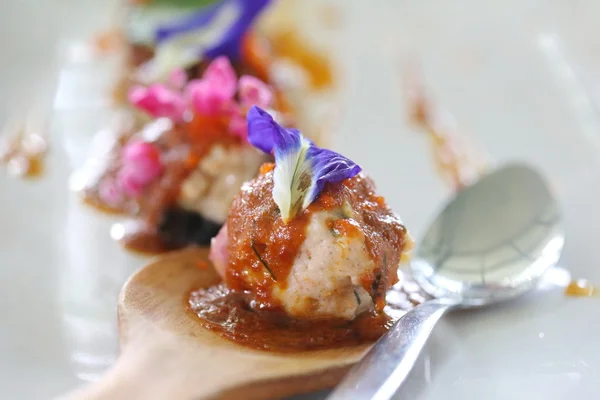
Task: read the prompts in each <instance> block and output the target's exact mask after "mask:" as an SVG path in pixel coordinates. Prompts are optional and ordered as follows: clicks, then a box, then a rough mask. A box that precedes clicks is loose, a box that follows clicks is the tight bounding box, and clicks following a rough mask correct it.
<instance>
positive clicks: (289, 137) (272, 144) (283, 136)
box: [246, 106, 302, 154]
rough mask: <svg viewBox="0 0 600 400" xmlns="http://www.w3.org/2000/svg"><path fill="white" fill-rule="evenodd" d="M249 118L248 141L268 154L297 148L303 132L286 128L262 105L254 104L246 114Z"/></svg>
mask: <svg viewBox="0 0 600 400" xmlns="http://www.w3.org/2000/svg"><path fill="white" fill-rule="evenodd" d="M246 119H247V120H248V141H249V142H250V144H252V145H253V146H254V147H256V148H257V149H260V150H262V151H264V152H265V153H267V154H272V153H273V152H274V151H278V152H279V153H284V152H291V151H294V150H297V149H298V148H299V146H300V138H301V137H302V134H301V133H300V131H299V130H297V129H285V128H284V127H282V126H281V125H279V124H278V123H277V122H275V120H274V119H273V117H272V116H271V114H269V113H268V112H266V111H265V110H263V109H262V108H260V107H257V106H252V107H251V108H250V110H249V111H248V115H247V116H246Z"/></svg>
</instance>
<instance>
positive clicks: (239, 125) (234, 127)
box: [229, 113, 248, 141]
mask: <svg viewBox="0 0 600 400" xmlns="http://www.w3.org/2000/svg"><path fill="white" fill-rule="evenodd" d="M229 133H230V134H232V135H233V136H237V137H239V138H240V139H242V140H243V141H247V140H248V121H246V116H244V115H242V114H241V113H240V114H236V115H233V116H232V117H231V120H230V121H229Z"/></svg>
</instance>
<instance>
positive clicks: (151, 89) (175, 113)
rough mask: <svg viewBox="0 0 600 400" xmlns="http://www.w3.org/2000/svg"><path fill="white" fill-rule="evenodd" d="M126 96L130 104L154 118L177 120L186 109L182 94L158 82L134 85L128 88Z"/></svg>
mask: <svg viewBox="0 0 600 400" xmlns="http://www.w3.org/2000/svg"><path fill="white" fill-rule="evenodd" d="M128 98H129V102H130V103H131V104H133V105H134V106H136V107H137V108H139V109H141V110H143V111H145V112H147V113H148V114H150V115H152V116H153V117H156V118H158V117H167V118H170V119H172V120H175V121H179V120H181V119H182V118H183V114H184V113H185V109H186V104H185V101H184V98H183V96H182V95H181V94H180V93H178V92H176V91H174V90H172V89H169V88H168V87H167V86H165V85H163V84H160V83H155V84H152V85H150V86H148V87H143V86H139V85H137V86H134V87H132V88H131V89H130V90H129V95H128Z"/></svg>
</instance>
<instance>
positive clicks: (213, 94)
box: [185, 57, 237, 115]
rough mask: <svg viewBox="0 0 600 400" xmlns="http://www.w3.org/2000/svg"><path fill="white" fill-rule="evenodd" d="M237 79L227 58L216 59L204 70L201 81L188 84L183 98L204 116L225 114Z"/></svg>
mask: <svg viewBox="0 0 600 400" xmlns="http://www.w3.org/2000/svg"><path fill="white" fill-rule="evenodd" d="M236 86H237V77H236V74H235V71H234V70H233V67H232V66H231V63H230V62H229V60H228V59H227V57H218V58H216V59H215V60H214V61H213V62H211V63H210V65H209V66H208V67H207V68H206V71H205V72H204V76H203V77H202V79H196V80H193V81H191V82H189V83H188V85H187V87H186V89H185V96H186V98H187V99H188V100H189V101H190V102H191V104H192V107H193V109H194V110H195V111H196V112H198V113H200V114H204V115H215V114H220V113H223V112H227V111H228V110H229V109H230V108H231V106H232V103H233V101H234V100H233V97H234V96H235V91H236Z"/></svg>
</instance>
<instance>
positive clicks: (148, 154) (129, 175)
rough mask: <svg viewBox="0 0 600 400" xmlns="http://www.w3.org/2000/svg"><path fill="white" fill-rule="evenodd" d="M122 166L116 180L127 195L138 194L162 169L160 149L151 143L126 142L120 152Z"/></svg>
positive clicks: (158, 175)
mask: <svg viewBox="0 0 600 400" xmlns="http://www.w3.org/2000/svg"><path fill="white" fill-rule="evenodd" d="M121 157H122V163H123V166H122V168H121V170H120V171H119V174H118V181H119V184H120V185H121V187H122V188H123V190H124V191H125V193H126V194H128V195H129V196H133V197H137V196H139V195H140V194H141V193H142V191H143V190H144V188H145V187H146V186H148V185H149V184H150V183H152V182H153V181H155V180H156V179H157V178H158V177H160V175H161V174H162V171H163V165H162V162H161V159H160V151H159V150H158V149H157V148H156V146H155V145H153V144H152V143H147V142H142V141H135V142H131V143H128V144H127V145H126V146H125V148H124V149H123V152H122V154H121Z"/></svg>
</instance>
